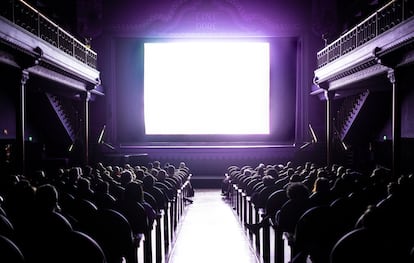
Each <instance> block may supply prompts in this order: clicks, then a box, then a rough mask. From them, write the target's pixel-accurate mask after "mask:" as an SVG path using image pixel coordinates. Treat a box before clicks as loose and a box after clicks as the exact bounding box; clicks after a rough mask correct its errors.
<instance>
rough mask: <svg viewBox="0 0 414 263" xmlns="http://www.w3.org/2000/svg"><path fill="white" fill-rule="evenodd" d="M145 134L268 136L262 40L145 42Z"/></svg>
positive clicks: (266, 67)
mask: <svg viewBox="0 0 414 263" xmlns="http://www.w3.org/2000/svg"><path fill="white" fill-rule="evenodd" d="M143 69H144V85H143V86H144V89H143V90H144V94H143V95H144V123H145V124H144V125H145V134H146V135H233V134H234V135H268V134H269V133H270V47H269V43H267V42H264V41H263V42H261V41H174V42H147V43H144V65H143Z"/></svg>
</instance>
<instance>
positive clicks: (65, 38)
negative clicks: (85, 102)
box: [0, 0, 97, 69]
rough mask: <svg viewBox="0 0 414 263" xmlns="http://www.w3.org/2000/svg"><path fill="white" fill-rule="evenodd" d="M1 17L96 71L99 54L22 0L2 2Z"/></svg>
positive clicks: (3, 0)
mask: <svg viewBox="0 0 414 263" xmlns="http://www.w3.org/2000/svg"><path fill="white" fill-rule="evenodd" d="M0 2H1V3H0V16H2V17H4V18H6V19H7V20H9V21H11V22H12V23H13V24H15V25H17V26H19V27H21V28H23V29H25V30H26V31H28V32H30V33H32V34H34V35H36V36H37V37H39V38H41V39H43V40H44V41H46V42H48V43H49V44H51V45H53V46H55V47H57V48H58V49H60V50H62V51H64V52H65V53H67V54H68V55H70V56H72V57H74V58H76V59H77V60H79V61H81V62H83V63H84V64H86V65H88V66H90V67H92V68H94V69H96V66H97V53H96V52H95V51H93V50H92V49H90V48H89V47H88V46H86V45H85V44H83V43H82V42H80V41H79V40H77V39H76V38H75V37H74V36H72V35H71V34H69V33H68V32H66V31H65V30H63V29H62V28H61V27H59V26H58V25H57V24H55V23H54V22H53V21H51V20H50V19H48V18H47V17H46V16H44V15H42V14H41V13H40V12H39V11H37V10H36V9H35V8H33V7H32V6H30V5H29V4H27V3H26V2H24V1H22V0H1V1H0Z"/></svg>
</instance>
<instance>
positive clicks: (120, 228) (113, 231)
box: [92, 209, 135, 263]
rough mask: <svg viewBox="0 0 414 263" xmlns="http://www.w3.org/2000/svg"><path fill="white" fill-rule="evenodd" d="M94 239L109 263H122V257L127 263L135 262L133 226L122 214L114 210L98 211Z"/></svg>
mask: <svg viewBox="0 0 414 263" xmlns="http://www.w3.org/2000/svg"><path fill="white" fill-rule="evenodd" d="M92 237H93V238H94V239H95V240H96V241H97V242H98V244H99V245H100V246H101V248H102V250H103V251H104V253H105V256H106V259H107V260H108V263H112V262H121V261H122V257H125V258H127V262H134V261H135V260H134V258H135V257H134V251H135V248H134V239H133V234H132V229H131V225H130V224H129V222H128V220H127V219H126V218H125V217H124V216H123V215H122V214H121V213H119V212H117V211H115V210H113V209H100V210H98V212H97V214H96V223H95V225H94V230H93V233H92ZM131 258H132V259H131ZM128 259H130V260H128Z"/></svg>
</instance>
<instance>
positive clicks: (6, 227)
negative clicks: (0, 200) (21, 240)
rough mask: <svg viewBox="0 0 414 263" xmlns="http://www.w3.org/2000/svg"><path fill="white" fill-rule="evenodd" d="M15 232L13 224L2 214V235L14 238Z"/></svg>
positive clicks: (0, 222) (0, 225)
mask: <svg viewBox="0 0 414 263" xmlns="http://www.w3.org/2000/svg"><path fill="white" fill-rule="evenodd" d="M14 234H15V233H14V226H13V224H12V223H11V222H10V220H9V219H8V218H7V217H6V216H4V215H2V214H0V235H3V236H5V237H8V238H10V239H13V238H14Z"/></svg>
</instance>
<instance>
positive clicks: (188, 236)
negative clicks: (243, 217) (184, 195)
mask: <svg viewBox="0 0 414 263" xmlns="http://www.w3.org/2000/svg"><path fill="white" fill-rule="evenodd" d="M220 193H221V192H220V190H217V189H213V190H211V189H196V192H195V196H194V198H193V200H194V203H193V204H190V205H187V207H186V212H185V215H184V217H183V219H182V222H181V223H180V225H179V227H178V229H177V230H178V232H177V239H176V242H175V244H174V247H173V248H172V251H171V254H170V256H169V260H168V263H190V262H191V263H193V262H197V263H212V262H214V263H224V262H225V263H233V262H235V263H236V262H237V263H258V260H257V258H256V255H255V253H254V251H253V249H252V247H251V245H250V243H249V240H248V238H247V236H246V234H245V232H244V230H243V229H242V227H241V225H240V223H239V221H238V219H237V217H236V215H235V213H234V211H233V210H232V208H231V207H230V206H229V204H227V203H226V201H225V200H223V198H222V197H221V195H220Z"/></svg>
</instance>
